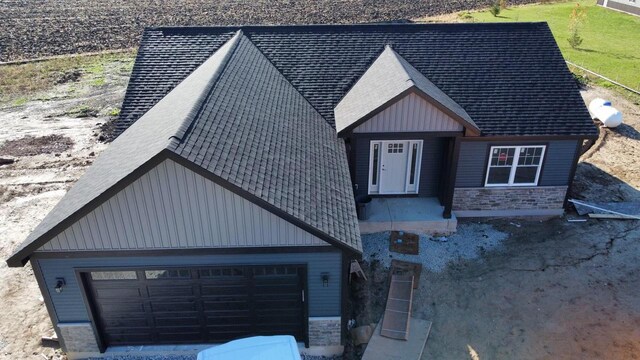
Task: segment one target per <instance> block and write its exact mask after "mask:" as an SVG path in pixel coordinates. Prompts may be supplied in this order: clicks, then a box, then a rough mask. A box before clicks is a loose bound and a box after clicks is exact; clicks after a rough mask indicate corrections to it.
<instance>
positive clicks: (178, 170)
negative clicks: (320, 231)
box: [37, 160, 329, 252]
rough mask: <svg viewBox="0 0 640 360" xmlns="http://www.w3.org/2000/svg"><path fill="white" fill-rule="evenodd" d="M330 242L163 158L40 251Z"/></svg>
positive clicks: (195, 247)
mask: <svg viewBox="0 0 640 360" xmlns="http://www.w3.org/2000/svg"><path fill="white" fill-rule="evenodd" d="M274 246H277V247H282V246H329V244H327V243H326V242H325V241H323V240H321V239H319V238H318V237H316V236H314V235H312V234H310V233H309V232H307V231H305V230H302V229H300V228H299V227H297V226H295V225H293V224H291V223H289V222H288V221H286V220H284V219H282V218H280V217H278V216H276V215H274V214H272V213H271V212H269V211H267V210H265V209H263V208H261V207H259V206H258V205H255V204H254V203H252V202H250V201H248V200H246V199H245V198H243V197H241V196H239V195H237V194H235V193H233V192H231V191H230V190H227V189H225V188H223V187H222V186H220V185H218V184H216V183H214V182H213V181H211V180H209V179H206V178H204V177H203V176H201V175H199V174H196V173H195V172H193V171H191V170H189V169H187V168H185V167H184V166H182V165H180V164H178V163H176V162H175V161H173V160H165V161H163V162H161V163H160V164H159V165H157V166H156V167H154V168H152V169H151V170H150V171H149V172H147V173H145V174H144V175H142V176H141V177H140V178H138V179H137V180H135V181H134V182H132V183H131V184H129V185H128V186H127V187H125V188H124V189H122V190H121V191H119V192H118V193H116V194H115V195H114V196H113V197H111V198H110V199H109V200H107V201H106V202H104V203H103V204H101V205H99V206H98V207H97V208H95V209H94V210H92V211H91V212H89V213H87V214H86V215H84V216H83V217H82V218H80V219H79V220H78V221H76V222H75V223H74V224H73V225H71V226H69V227H68V228H67V229H66V230H64V231H62V232H61V233H59V234H58V235H57V236H55V237H53V238H52V239H51V240H50V241H49V242H47V243H46V244H45V245H43V246H42V247H40V248H39V249H38V250H37V251H38V252H49V251H95V250H153V249H197V248H247V247H274Z"/></svg>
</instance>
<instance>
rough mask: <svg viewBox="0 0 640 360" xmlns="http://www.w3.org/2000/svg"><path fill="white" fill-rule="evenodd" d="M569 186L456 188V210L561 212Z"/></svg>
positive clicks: (454, 203)
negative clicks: (557, 210) (555, 210)
mask: <svg viewBox="0 0 640 360" xmlns="http://www.w3.org/2000/svg"><path fill="white" fill-rule="evenodd" d="M566 193H567V186H538V187H481V188H456V189H455V191H454V193H453V210H454V211H456V210H533V209H535V210H554V209H561V208H562V206H563V203H564V197H565V195H566Z"/></svg>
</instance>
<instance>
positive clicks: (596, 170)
mask: <svg viewBox="0 0 640 360" xmlns="http://www.w3.org/2000/svg"><path fill="white" fill-rule="evenodd" d="M130 61H131V58H128V59H116V60H113V59H112V60H110V62H107V63H104V62H102V63H99V64H97V65H96V64H92V65H91V66H88V65H86V64H84V65H81V66H80V65H79V66H78V69H76V70H78V72H79V75H78V74H76V72H75V71H71V72H69V71H68V69H67V70H65V71H64V72H63V75H65V74H71V75H72V76H66V75H65V76H63V77H62V78H63V80H62V81H60V82H58V81H56V82H55V84H54V85H52V86H50V87H46V86H45V87H42V86H40V87H38V89H39V90H38V91H39V92H38V94H37V95H34V96H26V95H25V97H24V98H23V97H21V98H19V99H16V98H15V97H14V98H11V97H9V98H7V99H9V100H7V101H5V102H2V101H0V123H1V124H2V131H0V158H9V159H13V160H15V162H14V163H11V164H6V165H1V166H0V257H1V258H3V259H4V258H6V257H7V256H9V254H10V253H11V252H12V251H13V249H14V248H15V247H16V246H17V245H18V244H19V243H20V242H21V241H22V240H23V239H24V238H25V237H26V236H27V234H28V233H29V231H30V230H32V229H33V228H34V227H35V226H36V225H37V224H38V222H39V221H40V220H41V219H42V218H43V217H44V216H45V215H46V213H47V212H48V211H49V210H50V209H51V208H52V207H53V206H54V205H55V204H56V202H57V201H58V200H59V199H60V198H61V197H62V196H63V195H64V193H65V192H66V191H67V189H68V188H69V187H70V186H71V185H72V184H73V182H74V181H76V180H77V179H78V178H79V177H80V176H81V175H82V173H83V172H84V171H85V169H86V167H87V166H89V165H90V164H91V163H92V161H93V159H94V158H95V157H96V156H98V155H99V153H100V152H101V151H102V150H103V149H104V148H105V147H106V146H107V145H106V144H104V143H102V142H101V141H100V140H99V138H100V129H101V127H102V125H103V124H105V123H107V122H108V121H109V120H110V119H111V118H112V117H113V116H114V115H115V114H116V113H117V108H118V107H119V105H120V102H121V100H122V97H123V94H124V89H125V84H126V79H127V71H126V69H125V70H123V66H124V67H125V68H126V67H127V66H130ZM129 69H130V67H129ZM72 70H73V69H72ZM74 74H75V75H74ZM0 85H1V84H0ZM583 95H584V97H585V99H588V100H589V99H591V98H592V97H595V96H603V97H606V98H609V99H611V100H613V101H614V105H615V106H618V107H619V108H620V109H621V110H623V111H624V113H625V121H626V125H625V126H622V127H620V128H619V129H616V130H606V134H605V135H603V136H602V138H601V140H600V142H599V143H597V144H596V145H595V147H594V148H593V149H592V150H591V151H590V152H589V153H587V154H585V156H584V157H583V162H582V163H581V164H580V166H579V169H578V176H577V180H576V190H575V194H574V195H573V196H575V197H576V198H583V199H586V200H593V201H596V200H597V201H618V200H639V199H640V195H638V194H640V192H639V189H640V176H639V173H640V164H638V161H637V159H638V158H640V144H639V137H638V131H639V130H640V107H639V106H638V104H634V103H632V102H631V101H628V100H625V98H623V97H621V96H620V95H618V94H616V93H614V92H610V91H609V90H605V89H599V88H598V89H596V88H590V89H588V90H586V91H584V94H583ZM1 99H2V98H1V97H0V100H1ZM569 216H575V215H574V214H570V215H569ZM638 226H639V224H638V221H629V220H627V221H620V220H600V221H597V220H589V221H588V222H586V223H569V222H567V219H566V218H556V219H551V220H547V221H539V220H523V219H515V220H514V219H512V220H482V221H472V220H465V221H461V223H460V233H459V234H458V235H457V237H451V238H449V239H448V241H447V242H436V241H433V240H432V239H429V238H428V237H423V238H424V239H423V240H421V241H423V242H424V244H429V245H425V246H426V247H423V248H422V250H423V251H424V250H426V249H428V250H429V251H431V250H432V251H433V253H429V252H427V255H429V256H427V257H425V258H426V259H431V260H430V261H429V262H428V264H427V266H425V270H424V271H423V275H422V277H421V280H420V281H421V282H420V287H419V289H418V292H417V294H416V302H415V309H414V314H415V316H418V317H421V318H425V319H428V320H431V321H433V328H432V331H431V335H430V337H429V340H428V343H427V350H426V354H425V356H424V358H425V359H466V358H469V359H635V358H638V356H639V355H638V354H640V330H639V329H640V290H639V289H640V277H639V275H640V241H639V240H638V239H640V230H639V228H638ZM369 240H370V239H365V241H369ZM422 245H423V244H421V246H422ZM369 248H375V246H374V247H369ZM372 255H373V254H371V253H368V254H366V257H367V258H368V259H369V260H370V262H369V263H368V265H367V266H366V269H367V271H369V272H370V275H371V276H370V281H369V282H367V283H366V284H364V285H362V284H361V285H360V293H361V294H360V295H362V294H367V295H366V296H364V297H363V296H360V300H361V303H360V304H357V305H358V308H359V310H358V311H357V313H356V314H355V315H354V317H355V318H356V320H357V321H358V322H359V323H367V322H371V321H374V320H375V321H377V320H378V319H379V314H380V310H381V309H382V306H383V304H384V294H385V291H386V281H387V280H386V279H387V278H386V271H387V270H386V269H385V268H384V267H383V266H382V265H381V264H382V263H383V262H379V261H373V260H374V257H373V256H372ZM0 304H1V305H2V308H3V312H2V316H0V358H5V359H42V358H43V355H44V358H53V357H60V356H61V354H59V352H58V353H56V352H55V351H54V350H53V349H50V348H46V347H43V346H41V344H40V338H41V336H43V335H50V334H51V331H52V330H51V323H50V321H49V319H48V316H47V313H46V311H45V307H44V304H43V301H42V298H41V296H40V292H39V290H38V287H37V284H36V282H35V279H34V277H33V276H32V270H31V268H30V267H29V265H27V266H25V267H24V268H18V269H14V268H7V266H6V264H5V263H4V261H2V262H0ZM348 350H350V352H349V353H348V354H347V356H345V357H346V358H353V357H357V354H358V353H361V352H362V346H361V347H359V348H353V347H350V348H349V349H348Z"/></svg>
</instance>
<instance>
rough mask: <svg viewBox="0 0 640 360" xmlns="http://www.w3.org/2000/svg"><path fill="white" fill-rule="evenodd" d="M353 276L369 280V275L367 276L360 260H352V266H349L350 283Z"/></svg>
mask: <svg viewBox="0 0 640 360" xmlns="http://www.w3.org/2000/svg"><path fill="white" fill-rule="evenodd" d="M353 274H356V276H357V277H359V278H362V279H365V280H367V275H365V273H364V270H362V266H360V263H359V262H358V260H351V265H349V281H351V275H353Z"/></svg>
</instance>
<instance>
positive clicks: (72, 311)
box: [32, 250, 342, 322]
mask: <svg viewBox="0 0 640 360" xmlns="http://www.w3.org/2000/svg"><path fill="white" fill-rule="evenodd" d="M32 261H33V262H34V264H33V265H34V266H39V267H40V270H41V272H42V274H43V277H44V281H45V285H46V291H48V292H49V295H50V297H51V301H52V303H53V308H54V311H55V316H56V317H57V319H58V322H84V321H89V314H88V312H87V308H86V305H85V302H84V299H83V297H82V294H81V292H80V286H79V284H78V281H77V278H76V274H75V270H76V269H78V268H101V267H112V268H117V267H144V266H167V267H169V266H172V267H175V266H216V265H263V264H306V265H307V274H308V278H307V287H308V297H307V298H308V302H309V316H311V317H319V316H340V294H341V293H340V286H341V281H340V279H341V271H342V268H341V261H342V255H341V253H340V252H339V251H338V250H336V251H330V252H319V253H277V254H225V255H201V256H193V255H176V256H137V257H104V258H65V259H54V258H51V259H50V258H46V259H44V258H43V259H34V260H32ZM323 272H326V273H329V285H328V287H323V285H322V280H321V274H322V273H323ZM56 278H64V279H65V281H66V286H65V288H64V291H62V292H61V293H56V292H55V291H54V287H55V284H56Z"/></svg>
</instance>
